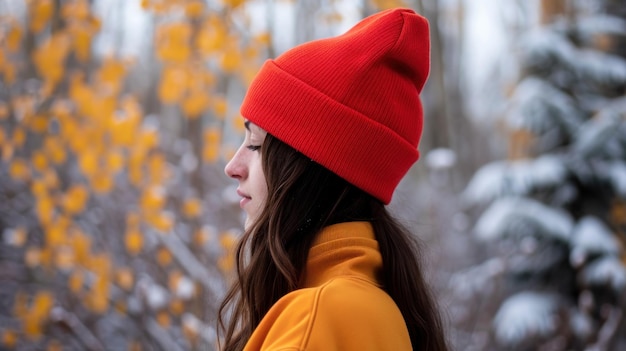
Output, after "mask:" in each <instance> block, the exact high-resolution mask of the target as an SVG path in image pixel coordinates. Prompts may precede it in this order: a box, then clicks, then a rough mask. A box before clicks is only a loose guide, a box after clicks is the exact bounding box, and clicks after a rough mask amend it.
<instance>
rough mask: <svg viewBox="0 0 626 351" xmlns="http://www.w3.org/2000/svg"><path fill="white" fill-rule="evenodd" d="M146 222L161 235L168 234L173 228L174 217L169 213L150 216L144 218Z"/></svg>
mask: <svg viewBox="0 0 626 351" xmlns="http://www.w3.org/2000/svg"><path fill="white" fill-rule="evenodd" d="M146 220H147V222H148V223H149V224H150V225H151V226H152V227H153V228H154V229H156V230H158V231H160V232H161V233H168V232H169V231H170V230H172V227H173V226H174V215H173V214H172V213H171V212H166V211H164V212H160V213H155V214H150V215H148V216H147V217H146Z"/></svg>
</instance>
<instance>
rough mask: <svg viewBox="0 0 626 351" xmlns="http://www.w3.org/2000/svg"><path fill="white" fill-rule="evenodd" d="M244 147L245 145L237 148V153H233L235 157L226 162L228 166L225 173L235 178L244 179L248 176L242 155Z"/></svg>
mask: <svg viewBox="0 0 626 351" xmlns="http://www.w3.org/2000/svg"><path fill="white" fill-rule="evenodd" d="M242 149H243V146H242V147H240V148H239V150H237V152H236V153H235V155H233V158H231V159H230V161H228V163H227V164H226V167H224V173H226V175H227V176H229V177H231V178H234V179H244V178H245V177H246V176H247V171H246V167H245V163H244V162H243V160H242V157H241V151H242Z"/></svg>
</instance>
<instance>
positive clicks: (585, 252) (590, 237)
mask: <svg viewBox="0 0 626 351" xmlns="http://www.w3.org/2000/svg"><path fill="white" fill-rule="evenodd" d="M571 244H572V251H571V253H570V262H572V265H573V266H574V267H580V266H581V265H582V264H584V263H585V262H586V260H587V257H588V256H590V255H593V254H601V255H618V254H619V253H620V252H622V244H621V242H620V241H619V240H617V238H616V237H615V236H614V235H613V233H612V232H611V230H610V229H609V228H608V227H607V226H606V225H605V224H604V223H603V222H602V221H600V220H599V219H598V218H596V217H593V216H585V217H583V218H582V219H581V220H580V221H578V223H577V224H576V227H574V231H573V235H572V242H571Z"/></svg>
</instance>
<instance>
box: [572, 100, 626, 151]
mask: <svg viewBox="0 0 626 351" xmlns="http://www.w3.org/2000/svg"><path fill="white" fill-rule="evenodd" d="M624 116H626V98H619V99H616V100H613V101H612V102H610V103H609V104H607V105H606V107H604V108H603V109H602V110H600V111H599V112H598V113H597V114H596V116H595V118H592V119H589V120H588V121H586V122H585V123H584V124H583V125H582V126H581V128H580V129H579V131H578V134H577V135H576V139H575V141H574V146H573V147H574V151H576V152H577V153H580V154H581V155H583V157H588V156H591V155H594V154H597V153H599V152H600V151H602V150H603V147H604V146H606V145H607V144H608V143H607V140H609V139H611V137H612V136H614V135H617V134H618V133H619V132H620V128H619V126H620V125H622V124H624Z"/></svg>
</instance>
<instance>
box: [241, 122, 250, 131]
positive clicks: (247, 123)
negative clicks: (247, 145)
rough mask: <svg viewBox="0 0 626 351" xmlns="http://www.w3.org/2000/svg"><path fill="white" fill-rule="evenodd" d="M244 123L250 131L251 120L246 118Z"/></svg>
mask: <svg viewBox="0 0 626 351" xmlns="http://www.w3.org/2000/svg"><path fill="white" fill-rule="evenodd" d="M243 125H244V126H245V127H246V129H247V130H248V131H250V121H249V120H246V121H245V122H243Z"/></svg>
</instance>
